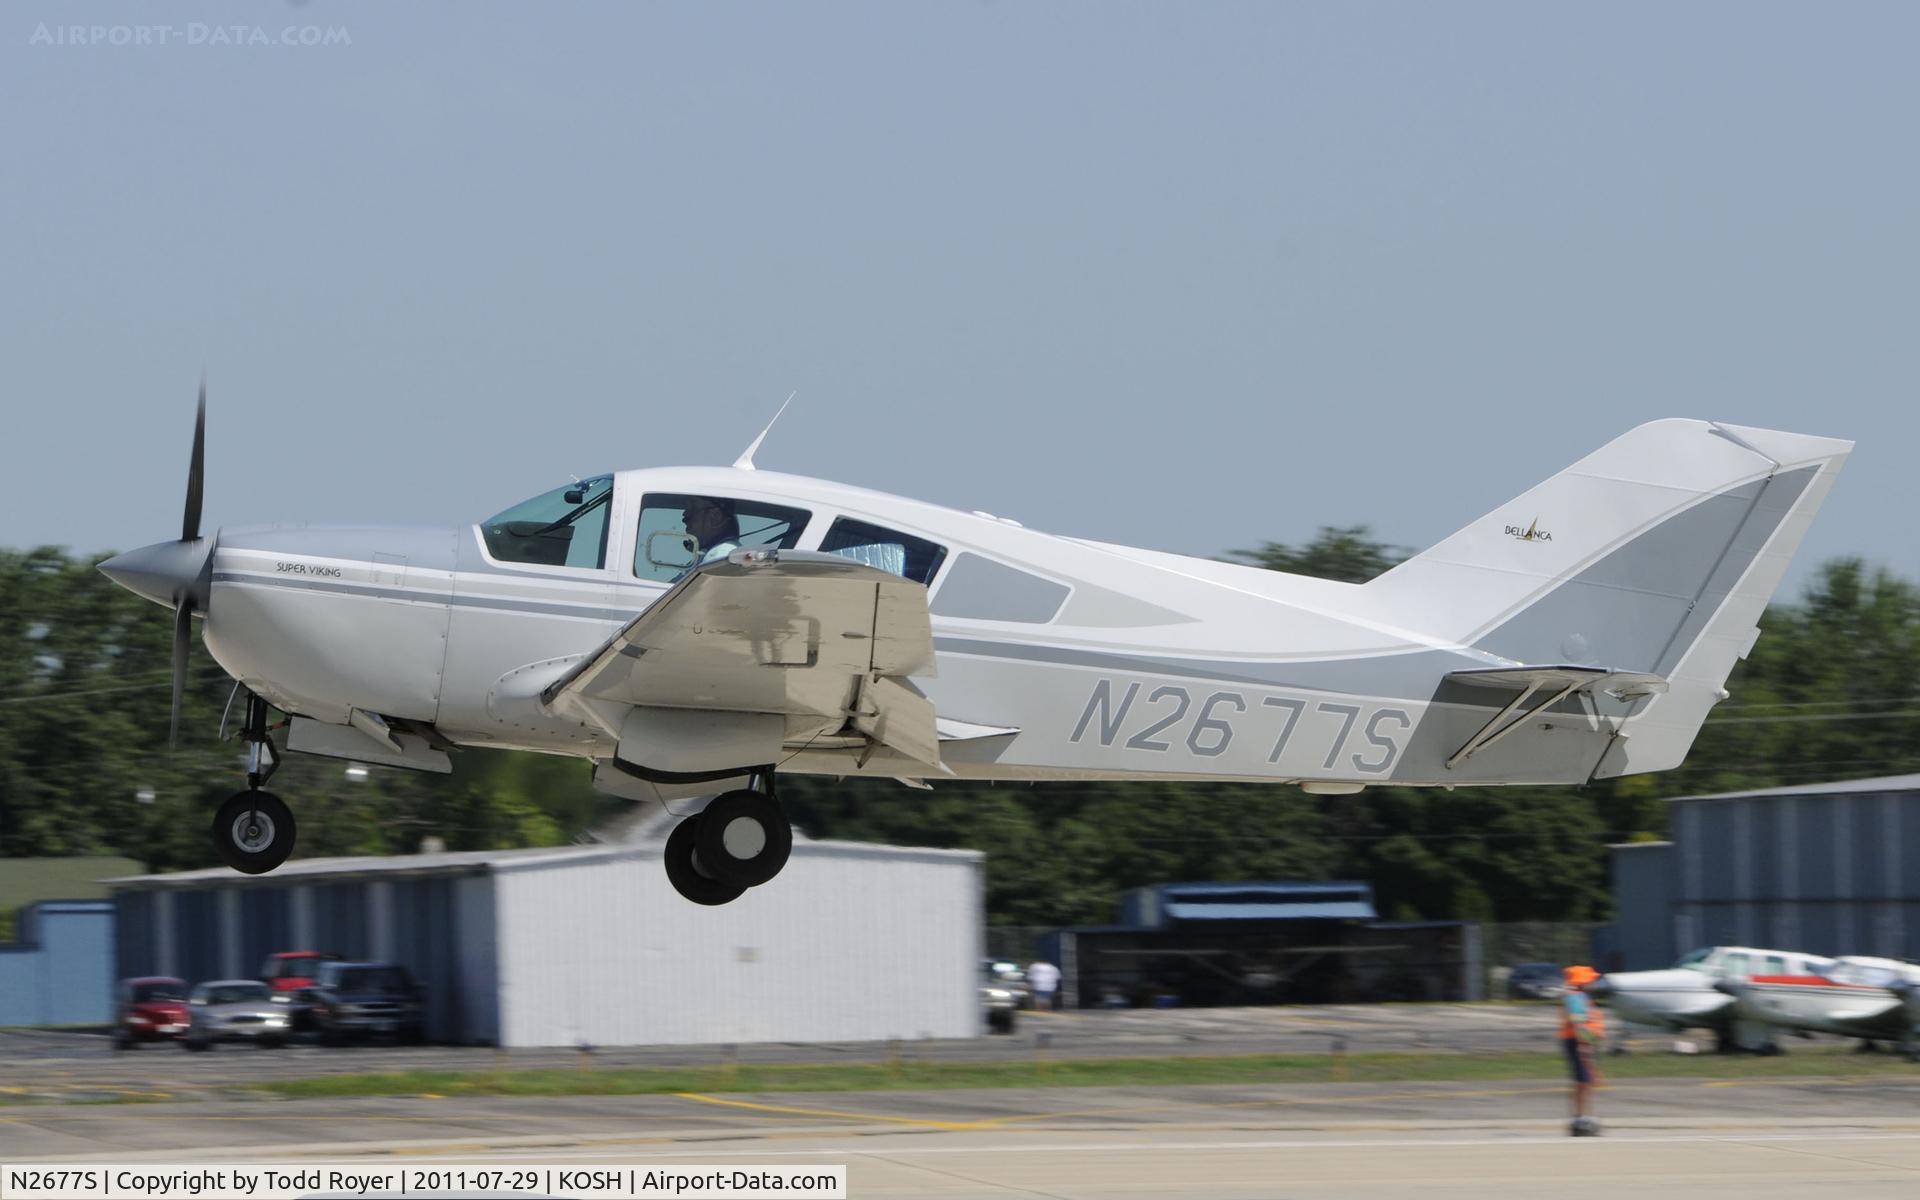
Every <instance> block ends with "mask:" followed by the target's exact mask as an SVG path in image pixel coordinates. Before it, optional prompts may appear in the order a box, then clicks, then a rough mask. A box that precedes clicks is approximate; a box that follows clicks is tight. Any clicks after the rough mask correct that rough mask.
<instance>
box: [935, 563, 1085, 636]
mask: <svg viewBox="0 0 1920 1200" xmlns="http://www.w3.org/2000/svg"><path fill="white" fill-rule="evenodd" d="M1067 593H1068V588H1067V586H1066V585H1065V584H1063V583H1055V582H1054V581H1053V580H1051V579H1042V578H1041V577H1040V576H1038V575H1034V574H1030V573H1029V572H1026V571H1022V570H1020V569H1019V568H1018V567H1010V566H1007V565H1006V564H1005V563H998V562H995V561H993V560H992V559H990V558H982V557H980V556H979V555H978V554H961V555H960V556H959V557H958V558H956V559H954V561H953V567H952V569H951V570H949V571H948V572H947V577H946V579H945V580H944V581H943V582H942V583H941V584H940V591H939V593H938V594H937V595H935V596H934V598H933V608H932V611H933V613H934V615H936V616H942V617H968V618H971V619H972V620H975V621H1015V622H1019V623H1021V624H1027V625H1044V624H1046V623H1047V622H1048V621H1051V620H1053V618H1054V616H1055V615H1056V614H1058V613H1059V611H1060V606H1061V605H1063V604H1065V603H1066V602H1067Z"/></svg>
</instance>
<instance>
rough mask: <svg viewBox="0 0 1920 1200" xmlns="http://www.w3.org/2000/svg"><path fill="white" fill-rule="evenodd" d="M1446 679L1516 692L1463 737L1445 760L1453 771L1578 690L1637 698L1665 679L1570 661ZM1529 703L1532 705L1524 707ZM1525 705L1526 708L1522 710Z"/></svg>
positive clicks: (1479, 670) (1659, 688)
mask: <svg viewBox="0 0 1920 1200" xmlns="http://www.w3.org/2000/svg"><path fill="white" fill-rule="evenodd" d="M1447 679H1448V680H1449V681H1450V682H1453V683H1460V684H1465V685H1467V686H1469V687H1488V688H1500V689H1502V690H1504V691H1516V690H1517V692H1518V694H1517V695H1515V696H1514V698H1513V699H1512V701H1510V702H1509V703H1508V704H1507V706H1506V707H1505V708H1503V709H1501V710H1500V713H1499V715H1498V716H1496V717H1494V718H1493V720H1491V721H1488V722H1487V723H1486V724H1485V725H1484V726H1482V727H1481V729H1480V731H1479V732H1478V733H1476V734H1474V735H1473V736H1472V737H1470V738H1468V739H1467V740H1466V743H1465V744H1464V745H1462V746H1461V747H1460V748H1459V749H1458V750H1456V751H1454V752H1453V755H1452V757H1450V758H1448V759H1447V767H1448V769H1449V770H1451V769H1452V768H1453V767H1455V766H1458V765H1459V764H1460V763H1462V762H1465V761H1466V760H1467V759H1469V758H1472V757H1473V756H1474V755H1476V754H1478V753H1479V752H1480V751H1482V750H1485V749H1486V748H1487V747H1488V746H1491V745H1493V744H1494V743H1495V742H1497V741H1499V740H1500V739H1502V738H1504V737H1506V736H1507V735H1508V734H1510V733H1513V732H1515V731H1517V730H1519V729H1520V728H1522V727H1523V726H1525V725H1526V723H1527V722H1528V721H1530V720H1532V719H1533V718H1534V717H1536V716H1538V715H1539V714H1541V713H1543V712H1546V711H1547V710H1548V709H1550V708H1552V707H1553V706H1554V705H1556V704H1558V703H1560V702H1561V701H1562V700H1565V699H1566V698H1567V697H1568V696H1572V695H1575V694H1577V693H1582V692H1584V693H1587V694H1592V693H1594V692H1606V693H1607V694H1608V695H1611V696H1613V697H1615V698H1616V699H1620V700H1638V699H1640V698H1642V697H1645V696H1654V695H1659V694H1660V693H1662V692H1664V691H1666V690H1667V681H1666V680H1665V679H1662V678H1661V677H1660V676H1658V675H1649V674H1647V673H1646V672H1644V671H1613V670H1609V669H1607V668H1606V667H1577V666H1568V665H1564V664H1561V665H1555V666H1526V667H1475V668H1471V669H1469V670H1465V671H1451V672H1448V674H1447ZM1529 705H1531V706H1532V707H1528V706H1529ZM1523 710H1524V711H1523Z"/></svg>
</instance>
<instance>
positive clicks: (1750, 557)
mask: <svg viewBox="0 0 1920 1200" xmlns="http://www.w3.org/2000/svg"><path fill="white" fill-rule="evenodd" d="M204 428H205V390H204V387H203V389H202V395H201V416H200V419H199V422H198V423H197V424H196V426H195V432H194V450H193V458H192V466H191V469H190V472H189V476H188V479H189V482H188V497H187V509H186V519H185V522H184V527H183V529H182V531H181V538H180V540H179V541H177V542H162V543H159V544H157V545H153V546H148V547H145V548H144V549H141V550H135V551H132V552H129V553H127V554H123V555H120V556H119V557H117V558H114V559H111V560H109V561H107V562H105V563H103V564H102V565H101V569H102V570H103V571H105V572H106V573H107V574H108V575H109V576H111V577H112V578H113V579H115V580H116V581H118V582H119V583H121V584H123V585H124V586H126V587H128V588H130V589H132V590H134V591H136V592H138V593H140V594H141V595H143V596H146V597H148V598H150V599H152V600H154V601H156V602H158V603H161V604H164V605H166V606H168V607H169V608H172V609H174V610H175V613H176V619H175V628H174V633H175V646H174V667H175V681H174V686H175V691H174V703H175V720H176V724H177V720H178V706H179V695H180V693H179V688H180V681H181V678H182V676H183V675H184V671H185V663H186V653H187V647H188V643H189V641H190V626H189V619H190V617H193V616H200V617H203V618H204V619H205V625H204V628H203V636H204V640H205V643H206V646H207V648H208V650H209V651H211V653H212V654H213V656H214V658H215V659H216V660H217V661H218V662H219V663H220V665H221V666H222V667H223V668H224V669H225V670H226V671H227V673H228V674H230V675H231V676H232V677H233V678H234V679H235V680H236V681H237V683H238V685H239V687H240V688H242V689H244V691H245V693H246V695H247V697H248V701H247V715H246V719H245V721H244V723H243V726H242V731H243V734H244V736H245V738H246V739H247V741H248V742H249V743H250V744H251V746H252V749H253V764H254V765H253V769H252V770H251V771H250V773H249V788H248V790H247V791H244V792H241V793H239V794H237V795H236V796H234V797H233V798H232V799H230V800H229V801H227V803H226V804H225V805H223V806H222V808H221V809H220V812H219V813H218V815H217V816H216V818H215V821H214V839H215V841H216V843H217V844H218V846H219V849H220V852H221V855H222V857H223V858H224V859H225V860H226V861H227V862H228V863H230V864H232V865H233V866H234V867H236V868H238V869H240V870H243V871H251V872H259V871H267V870H271V869H272V868H273V867H275V866H277V865H278V864H279V863H280V862H281V861H282V860H284V859H285V858H286V856H287V854H288V853H289V852H290V851H291V849H292V847H293V841H294V822H293V817H292V814H291V813H290V812H289V811H288V809H287V807H286V806H285V805H284V804H282V803H281V802H280V801H279V800H278V799H276V798H274V797H272V796H271V795H270V794H268V793H266V792H264V791H262V790H260V787H261V785H262V784H264V783H265V782H266V781H267V778H268V777H269V776H270V775H271V774H272V771H273V768H274V765H275V764H276V763H277V762H278V761H279V758H280V754H281V752H282V750H283V749H284V750H291V751H303V752H307V753H314V754H324V755H332V756H336V757H342V758H351V759H356V760H360V761H363V762H371V763H384V764H389V765H393V766H401V767H416V768H421V769H424V770H437V771H445V770H448V769H449V764H448V760H447V756H446V751H448V750H450V749H452V748H454V747H456V746H491V747H508V748H516V749H524V750H537V751H544V752H548V753H559V754H571V755H577V756H579V757H581V758H586V759H590V760H592V761H593V763H594V778H595V782H596V786H599V787H601V788H602V789H603V790H606V791H610V792H613V793H615V794H619V795H626V796H632V797H636V798H660V797H662V796H667V795H690V794H696V793H703V794H704V793H712V792H715V791H723V792H724V794H722V795H720V796H719V797H718V798H717V799H716V800H714V801H713V802H712V803H711V804H710V805H709V806H708V807H707V808H706V809H705V810H704V812H703V813H701V814H700V815H697V816H695V817H691V818H689V819H687V820H685V821H683V822H682V823H681V824H680V825H679V826H678V827H677V828H676V829H675V830H674V833H673V836H672V837H671V838H670V839H669V842H668V846H667V853H666V859H667V868H668V873H669V875H670V877H671V878H672V879H673V881H674V884H675V886H676V887H678V888H679V889H680V891H681V892H682V893H683V894H685V895H686V896H688V898H690V899H693V900H696V901H699V902H702V903H724V902H726V901H728V900H731V899H733V898H734V897H736V896H738V895H740V893H741V890H742V889H743V888H745V887H749V886H753V885H755V884H759V883H764V882H766V881H767V880H768V879H770V878H772V876H773V875H774V874H775V873H776V872H777V871H778V870H779V869H780V867H781V865H782V864H783V863H784V862H785V860H786V853H787V849H788V847H789V846H790V843H791V836H792V835H791V831H790V828H789V826H788V824H787V821H786V818H785V816H784V815H783V814H782V812H781V809H780V806H779V803H778V801H777V799H776V798H775V796H774V790H773V784H774V776H775V773H776V772H777V771H778V772H802V773H811V774H819V775H836V776H846V775H870V776H884V777H894V778H900V779H904V780H909V781H916V782H918V781H924V780H926V779H939V778H943V777H951V778H961V779H1009V780H1044V779H1139V778H1178V779H1193V780H1257V781H1266V782H1274V783H1288V784H1299V785H1301V786H1303V787H1305V788H1306V789H1307V790H1309V791H1317V792H1329V793H1344V792H1353V791H1358V790H1359V789H1360V788H1362V787H1364V786H1366V785H1367V784H1376V783H1377V784H1387V783H1392V784H1399V785H1407V784H1414V785H1433V786H1446V787H1451V786H1459V785H1475V784H1518V783H1529V784H1560V783H1569V784H1571V783H1585V782H1587V781H1588V780H1590V779H1598V778H1608V777H1612V776H1616V775H1625V774H1630V773H1634V772H1642V771H1658V770H1664V769H1666V768H1669V767H1673V766H1675V765H1677V764H1678V763H1679V762H1680V761H1681V759H1682V758H1683V757H1684V756H1685V754H1686V752H1687V748H1688V747H1689V746H1690V745H1691V744H1692V742H1693V738H1694V735H1695V733H1696V732H1698V730H1699V728H1700V723H1701V721H1702V720H1703V719H1704V718H1705V717H1706V715H1707V712H1708V711H1709V710H1710V709H1711V708H1712V707H1713V705H1714V704H1716V703H1718V702H1719V701H1720V700H1722V699H1724V698H1725V696H1726V694H1727V693H1726V692H1725V691H1724V690H1723V687H1722V685H1723V684H1724V683H1725V681H1726V678H1727V673H1728V671H1729V670H1731V669H1732V667H1733V664H1734V662H1735V661H1736V660H1737V659H1739V658H1740V657H1742V656H1743V655H1745V654H1746V652H1747V650H1748V649H1749V648H1750V647H1751V646H1752V644H1753V639H1754V638H1755V637H1756V636H1757V630H1756V624H1755V623H1756V621H1757V620H1758V619H1759V617H1760V614H1761V611H1762V609H1763V608H1764V607H1765V605H1766V602H1767V598H1768V597H1769V596H1770V595H1771V594H1772V592H1773V590H1774V587H1775V586H1776V585H1777V584H1778V583H1779V581H1780V577H1781V574H1782V572H1783V571H1785V569H1786V566H1787V562H1788V560H1789V558H1790V557H1791V556H1792V554H1793V551H1794V549H1795V548H1796V547H1797V546H1798V545H1799V542H1800V539H1801V536H1802V535H1803V534H1804V533H1805V532H1806V530H1807V527H1808V524H1809V522H1810V521H1811V520H1812V519H1813V515H1814V512H1815V511H1816V510H1817V509H1818V508H1819V506H1820V503H1821V501H1822V500H1823V499H1825V497H1826V494H1827V491H1828V489H1829V488H1830V487H1831V486H1832V484H1833V481H1834V477H1835V475H1836V474H1837V473H1838V472H1839V470H1840V467H1841V464H1842V463H1843V462H1844V460H1845V458H1846V455H1847V453H1848V451H1849V450H1850V449H1851V446H1852V443H1850V442H1844V441H1835V440H1832V439H1828V438H1818V437H1807V436H1801V435H1797V434H1790V433H1777V432H1772V431H1769V430H1763V429H1747V428H1742V427H1739V426H1732V425H1720V424H1713V423H1709V422H1704V421H1686V420H1667V421H1657V422H1654V423H1652V424H1648V425H1643V426H1641V427H1639V428H1637V429H1634V430H1632V431H1631V432H1629V433H1627V434H1625V435H1623V436H1622V437H1620V438H1618V439H1616V440H1615V441H1613V442H1611V443H1609V444H1608V445H1606V446H1604V447H1602V448H1601V449H1600V450H1597V451H1595V452H1594V453H1593V454H1590V455H1588V456H1587V457H1586V458H1584V459H1582V460H1581V461H1580V462H1578V463H1575V464H1574V465H1573V466H1572V467H1570V468H1568V469H1567V470H1565V471H1563V472H1561V473H1560V474H1558V475H1555V476H1554V477H1553V478H1551V479H1549V480H1547V481H1546V482H1545V483H1542V484H1540V485H1539V486H1537V487H1535V488H1533V489H1532V490H1531V491H1528V492H1525V493H1524V494H1522V495H1521V496H1520V497H1519V498H1518V499H1516V500H1514V501H1513V502H1512V503H1510V504H1505V505H1502V506H1501V507H1500V508H1498V509H1496V510H1495V511H1494V512H1492V513H1490V514H1488V515H1487V516H1486V517H1483V518H1481V519H1480V520H1477V521H1474V522H1473V523H1472V524H1470V525H1468V526H1467V527H1466V528H1464V529H1462V530H1461V531H1460V532H1458V533H1456V534H1454V535H1453V536H1451V537H1449V538H1447V539H1446V540H1445V541H1443V542H1441V543H1440V544H1439V545H1437V546H1435V547H1433V548H1432V549H1430V550H1428V551H1426V552H1425V553H1423V554H1420V555H1418V556H1417V557H1415V558H1412V559H1410V560H1408V561H1407V562H1405V563H1402V564H1401V565H1399V566H1397V567H1395V568H1394V569H1393V570H1391V571H1388V572H1386V573H1385V574H1384V575H1382V576H1380V577H1379V578H1378V579H1375V580H1373V581H1372V582H1370V583H1366V584H1346V583H1333V582H1328V581H1325V580H1319V579H1308V578H1302V577H1298V576H1291V575H1284V574H1279V573H1276V572H1272V571H1265V570H1259V569H1256V568H1252V567H1245V566H1237V565H1232V564H1228V563H1221V562H1214V561H1211V560H1208V559H1203V558H1192V557H1187V556H1185V555H1180V554H1169V553H1163V552H1159V551H1154V550H1141V549H1134V548H1132V547H1127V546H1117V545H1109V544H1105V543H1100V542H1091V541H1083V540H1079V539H1074V538H1066V537H1057V536H1054V535H1051V534H1045V533H1040V532H1037V531H1034V530H1031V529H1026V528H1023V527H1021V526H1020V525H1019V524H1018V523H1017V522H1013V521H1008V520H1004V519H996V518H994V517H991V516H988V515H986V514H984V513H963V512H957V511H954V510H952V509H946V508H940V507H936V506H934V505H931V504H923V503H919V502H917V501H913V500H905V499H901V498H899V497H896V496H888V495H882V494H879V493H876V492H870V491H865V490H862V489H860V488H854V487H847V486H844V485H841V484H836V483H827V482H823V481H821V480H815V479H804V478H799V477H796V476H791V475H776V474H772V473H768V472H764V471H758V470H755V469H754V467H753V462H752V455H753V448H749V450H748V452H747V453H746V454H745V455H743V456H742V457H741V458H740V459H739V460H738V461H736V462H735V463H734V465H733V466H732V467H723V468H706V467H674V468H664V469H658V470H639V471H621V472H618V473H616V474H609V475H598V476H595V477H593V478H591V479H587V480H584V481H581V482H576V483H571V484H568V485H566V486H564V487H560V488H556V489H555V490H553V491H551V492H548V493H546V494H544V495H540V496H536V497H534V498H533V499H531V500H528V501H526V502H524V503H522V504H518V505H515V506H514V507H512V508H509V509H507V510H506V511H504V512H502V513H500V514H498V515H497V516H494V517H492V518H489V519H488V520H486V521H483V522H481V523H479V524H477V525H468V526H464V527H459V528H452V529H344V528H308V527H299V526H296V527H291V528H257V527H256V528H249V529H223V530H220V531H219V532H218V533H217V534H215V535H214V536H211V537H202V536H201V535H200V531H199V523H200V495H201V479H202V473H203V472H202V458H203V453H202V447H203V443H204ZM761 436H762V437H763V438H764V437H765V433H764V432H763V433H762V435H761ZM758 445H759V441H758V440H756V441H755V443H754V447H756V448H757V447H758ZM1494 466H1495V464H1494V463H1492V462H1490V461H1488V460H1486V459H1485V458H1481V459H1477V460H1472V461H1462V462H1461V463H1460V465H1459V467H1458V468H1457V469H1458V470H1461V471H1472V472H1475V473H1485V472H1486V471H1488V470H1490V469H1493V467H1494ZM269 704H271V705H273V706H276V707H278V708H280V709H282V710H284V711H285V712H287V713H289V714H291V718H292V720H291V726H290V727H289V728H288V730H287V734H286V738H285V745H284V747H283V746H280V745H276V744H274V743H273V742H272V741H271V740H270V734H269V731H268V727H267V706H268V705H269ZM749 781H751V784H752V786H751V787H748V786H745V785H746V784H747V783H748V782H749Z"/></svg>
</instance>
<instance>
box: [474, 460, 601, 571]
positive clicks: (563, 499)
mask: <svg viewBox="0 0 1920 1200" xmlns="http://www.w3.org/2000/svg"><path fill="white" fill-rule="evenodd" d="M612 501H613V476H611V475H595V476H594V477H593V478H592V479H586V480H582V481H581V482H579V483H569V484H567V485H566V486H564V487H557V488H555V489H553V490H552V491H550V492H543V493H542V494H540V495H538V496H535V497H534V498H533V499H531V500H527V501H523V502H521V503H519V504H516V505H514V506H513V507H512V508H509V509H507V510H506V511H505V512H502V513H499V514H498V515H496V516H492V517H489V518H488V519H487V520H485V521H483V522H482V523H481V525H480V533H481V536H482V537H484V538H485V539H486V542H487V553H489V554H491V555H493V556H494V557H495V558H496V559H499V560H500V561H501V562H514V563H537V564H539V565H540V566H544V567H586V568H598V567H604V566H606V565H607V514H608V512H609V511H611V509H612V507H613V505H612Z"/></svg>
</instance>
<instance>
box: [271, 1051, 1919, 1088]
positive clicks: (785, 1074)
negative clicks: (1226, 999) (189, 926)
mask: <svg viewBox="0 0 1920 1200" xmlns="http://www.w3.org/2000/svg"><path fill="white" fill-rule="evenodd" d="M1603 1068H1604V1070H1605V1071H1606V1073H1607V1075H1608V1076H1609V1077H1610V1078H1613V1079H1669V1078H1671V1079H1701V1080H1706V1079H1729V1080H1740V1079H1755V1078H1769V1077H1783V1078H1793V1077H1800V1078H1804V1077H1820V1076H1825V1077H1839V1078H1856V1077H1872V1076H1888V1077H1911V1076H1912V1074H1913V1072H1914V1071H1915V1069H1916V1068H1914V1067H1913V1066H1912V1065H1910V1064H1908V1063H1905V1062H1903V1061H1901V1060H1899V1059H1898V1058H1896V1057H1895V1056H1893V1055H1884V1054H1850V1053H1833V1052H1812V1053H1802V1054H1793V1055H1783V1056H1780V1057H1777V1058H1749V1057H1745V1056H1738V1057H1731V1056H1719V1055H1674V1054H1636V1055H1626V1056H1620V1057H1611V1058H1608V1059H1606V1060H1605V1061H1604V1062H1603ZM1565 1074H1566V1071H1565V1060H1564V1059H1563V1058H1562V1057H1561V1056H1560V1055H1558V1054H1547V1053H1507V1054H1486V1055H1463V1054H1433V1055H1419V1054H1350V1055H1347V1056H1345V1058H1344V1061H1343V1060H1341V1059H1339V1058H1336V1057H1335V1056H1332V1055H1326V1054H1312V1055H1307V1054H1299V1055H1292V1054H1249V1055H1234V1056H1231V1057H1219V1058H1187V1057H1181V1058H1123V1059H1109V1058H1101V1059H1053V1060H1022V1061H1011V1062H1010V1061H999V1062H981V1063H953V1062H903V1063H900V1064H898V1065H889V1064H885V1063H873V1064H857V1065H842V1064H795V1065H784V1066H782V1065H765V1066H755V1065H744V1064H743V1065H740V1066H738V1067H731V1068H729V1067H725V1066H713V1067H613V1068H598V1069H591V1070H581V1069H570V1068H540V1069H529V1070H491V1071H395V1072H385V1073H369V1074H353V1075H323V1076H316V1077H313V1078H308V1079H281V1080H266V1081H262V1082H260V1083H256V1084H252V1085H249V1086H251V1087H253V1088H254V1089H256V1090H258V1091H261V1092H266V1093H270V1094H273V1095H278V1096H284V1097H288V1098H291V1099H316V1098H324V1097H336V1096H415V1095H433V1096H611V1095H649V1094H658V1093H665V1092H712V1093H729V1092H735V1093H738V1092H865V1091H895V1090H902V1089H914V1090H925V1089H940V1088H1032V1087H1169V1086H1183V1085H1196V1084H1259V1083H1330V1082H1353V1083H1456V1082H1465V1081H1472V1080H1503V1079H1530V1080H1531V1079H1537V1080H1560V1079H1563V1078H1564V1077H1565Z"/></svg>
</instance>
